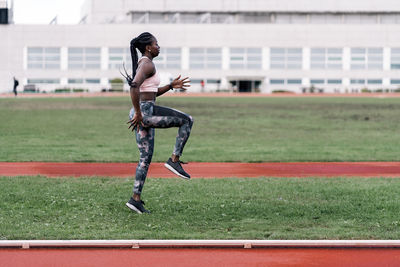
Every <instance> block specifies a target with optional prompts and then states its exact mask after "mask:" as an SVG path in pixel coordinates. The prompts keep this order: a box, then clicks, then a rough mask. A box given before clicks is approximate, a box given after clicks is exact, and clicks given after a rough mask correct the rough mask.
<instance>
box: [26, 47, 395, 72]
mask: <svg viewBox="0 0 400 267" xmlns="http://www.w3.org/2000/svg"><path fill="white" fill-rule="evenodd" d="M60 50H61V49H60V48H57V47H28V57H27V59H28V60H27V62H28V69H60V67H61V63H60V62H61V51H60ZM229 54H230V55H229V67H230V69H262V49H261V48H230V49H229ZM181 57H182V53H181V49H180V48H164V49H163V51H162V53H161V54H160V55H159V56H158V57H156V58H155V59H154V62H155V63H156V65H157V67H158V68H160V69H180V68H181ZM123 62H124V63H125V64H126V65H125V66H126V68H131V55H130V51H129V48H109V49H108V68H109V69H118V68H120V67H121V66H122V64H123ZM390 64H391V65H390V68H391V69H400V48H392V49H391V55H390ZM302 66H303V49H302V48H278V47H272V48H271V49H270V68H271V69H302ZM189 67H190V69H222V48H190V49H189ZM100 68H101V49H100V48H98V47H97V48H96V47H70V48H68V69H72V70H73V69H100ZM310 68H311V69H328V70H340V69H342V68H343V48H311V51H310ZM350 69H351V70H363V69H369V70H381V69H383V48H379V47H378V48H351V49H350Z"/></svg>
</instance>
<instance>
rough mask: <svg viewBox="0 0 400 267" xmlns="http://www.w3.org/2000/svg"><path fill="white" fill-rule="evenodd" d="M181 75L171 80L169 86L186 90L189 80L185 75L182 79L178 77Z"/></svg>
mask: <svg viewBox="0 0 400 267" xmlns="http://www.w3.org/2000/svg"><path fill="white" fill-rule="evenodd" d="M180 78H181V75H179V76H178V77H177V78H176V79H175V80H173V81H172V82H171V86H172V87H173V88H178V89H183V90H187V89H188V87H190V84H189V83H190V80H189V77H186V78H184V79H180Z"/></svg>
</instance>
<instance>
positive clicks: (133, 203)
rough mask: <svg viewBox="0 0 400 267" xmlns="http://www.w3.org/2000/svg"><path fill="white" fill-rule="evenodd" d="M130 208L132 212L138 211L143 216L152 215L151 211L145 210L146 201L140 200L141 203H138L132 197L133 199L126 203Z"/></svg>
mask: <svg viewBox="0 0 400 267" xmlns="http://www.w3.org/2000/svg"><path fill="white" fill-rule="evenodd" d="M125 205H126V206H127V207H128V208H130V209H131V210H133V211H136V212H137V213H139V214H142V213H150V211H149V210H146V209H145V208H144V206H143V205H144V201H143V200H140V201H136V200H134V199H133V198H132V197H131V199H129V201H128V202H126V204H125Z"/></svg>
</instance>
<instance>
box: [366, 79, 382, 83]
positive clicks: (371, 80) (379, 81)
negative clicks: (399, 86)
mask: <svg viewBox="0 0 400 267" xmlns="http://www.w3.org/2000/svg"><path fill="white" fill-rule="evenodd" d="M367 84H382V79H369V80H367Z"/></svg>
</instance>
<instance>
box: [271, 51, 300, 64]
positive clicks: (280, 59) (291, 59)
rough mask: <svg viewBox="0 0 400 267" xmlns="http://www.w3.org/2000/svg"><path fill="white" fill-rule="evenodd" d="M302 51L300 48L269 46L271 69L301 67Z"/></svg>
mask: <svg viewBox="0 0 400 267" xmlns="http://www.w3.org/2000/svg"><path fill="white" fill-rule="evenodd" d="M302 55H303V52H302V49H301V48H277V47H273V48H271V53H270V62H271V69H301V68H302V62H303V58H302Z"/></svg>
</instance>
